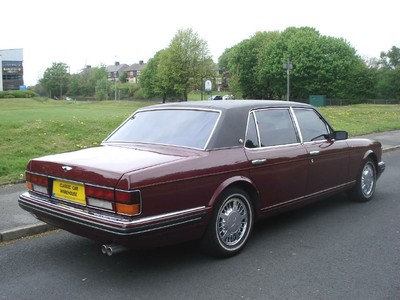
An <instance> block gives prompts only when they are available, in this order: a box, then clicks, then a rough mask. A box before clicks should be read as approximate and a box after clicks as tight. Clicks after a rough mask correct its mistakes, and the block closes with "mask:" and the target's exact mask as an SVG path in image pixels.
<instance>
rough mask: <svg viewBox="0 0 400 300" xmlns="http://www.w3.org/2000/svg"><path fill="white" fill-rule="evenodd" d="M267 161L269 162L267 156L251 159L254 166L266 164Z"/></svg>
mask: <svg viewBox="0 0 400 300" xmlns="http://www.w3.org/2000/svg"><path fill="white" fill-rule="evenodd" d="M266 162H267V159H266V158H263V159H254V160H252V161H251V164H252V165H253V166H258V165H262V164H265V163H266Z"/></svg>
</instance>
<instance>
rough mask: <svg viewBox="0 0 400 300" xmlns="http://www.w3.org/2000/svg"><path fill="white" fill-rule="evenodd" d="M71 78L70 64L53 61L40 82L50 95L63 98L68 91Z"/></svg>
mask: <svg viewBox="0 0 400 300" xmlns="http://www.w3.org/2000/svg"><path fill="white" fill-rule="evenodd" d="M69 79H70V75H69V73H68V65H67V64H65V63H61V62H59V63H53V65H52V66H51V67H50V68H47V69H46V71H45V72H44V74H43V78H42V79H40V80H39V82H40V84H41V85H42V86H43V87H44V88H45V90H46V92H47V93H48V95H49V96H50V97H59V98H60V99H61V98H62V96H63V95H64V94H65V93H66V92H67V91H68V86H69Z"/></svg>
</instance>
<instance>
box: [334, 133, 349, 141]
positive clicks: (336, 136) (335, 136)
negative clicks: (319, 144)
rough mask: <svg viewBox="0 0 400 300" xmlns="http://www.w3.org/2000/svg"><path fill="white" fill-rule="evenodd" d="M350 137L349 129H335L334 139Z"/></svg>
mask: <svg viewBox="0 0 400 300" xmlns="http://www.w3.org/2000/svg"><path fill="white" fill-rule="evenodd" d="M348 137H349V134H348V132H347V131H335V132H334V133H333V137H332V138H333V139H335V140H337V141H340V140H347V139H348Z"/></svg>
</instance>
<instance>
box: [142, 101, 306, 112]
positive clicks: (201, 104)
mask: <svg viewBox="0 0 400 300" xmlns="http://www.w3.org/2000/svg"><path fill="white" fill-rule="evenodd" d="M289 106H296V107H311V106H310V105H309V104H305V103H300V102H294V101H280V100H223V101H208V100H205V101H183V102H171V103H164V104H159V105H152V106H148V107H145V108H143V109H154V108H168V107H172V108H201V109H217V110H229V109H243V110H246V111H249V110H251V109H257V108H264V107H289Z"/></svg>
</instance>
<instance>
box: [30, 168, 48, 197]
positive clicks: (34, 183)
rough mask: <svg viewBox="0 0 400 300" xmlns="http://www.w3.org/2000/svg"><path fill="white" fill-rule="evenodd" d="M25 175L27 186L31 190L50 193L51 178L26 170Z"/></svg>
mask: <svg viewBox="0 0 400 300" xmlns="http://www.w3.org/2000/svg"><path fill="white" fill-rule="evenodd" d="M25 177H26V182H25V183H26V187H27V188H28V189H29V190H31V191H35V192H39V193H43V194H48V185H49V179H48V178H47V177H46V176H42V175H38V174H32V173H29V172H26V173H25Z"/></svg>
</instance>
